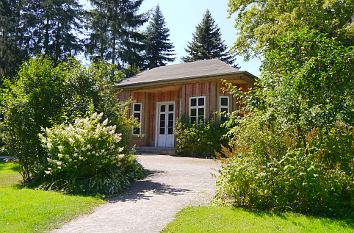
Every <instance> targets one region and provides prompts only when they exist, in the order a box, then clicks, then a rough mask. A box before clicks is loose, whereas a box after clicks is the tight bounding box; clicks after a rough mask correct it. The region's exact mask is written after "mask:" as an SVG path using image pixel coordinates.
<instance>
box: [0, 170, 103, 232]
mask: <svg viewBox="0 0 354 233" xmlns="http://www.w3.org/2000/svg"><path fill="white" fill-rule="evenodd" d="M17 170H18V166H17V164H15V163H0V226H1V227H0V232H44V231H47V230H50V229H53V228H55V227H57V226H59V225H61V224H62V223H64V222H66V221H68V220H70V219H72V218H75V217H76V216H78V215H80V214H83V213H87V212H89V211H90V210H92V209H93V208H94V207H96V206H98V205H100V204H102V203H104V201H103V200H101V199H98V198H94V197H83V196H71V195H64V194H62V193H58V192H49V191H41V190H32V189H27V188H20V187H19V186H18V185H17V186H16V184H18V182H19V181H20V178H21V177H20V175H19V174H18V171H17Z"/></svg>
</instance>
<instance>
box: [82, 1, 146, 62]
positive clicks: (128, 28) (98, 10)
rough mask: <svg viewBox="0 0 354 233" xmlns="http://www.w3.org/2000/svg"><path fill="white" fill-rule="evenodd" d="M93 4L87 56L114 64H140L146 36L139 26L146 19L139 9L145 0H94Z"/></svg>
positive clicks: (88, 18)
mask: <svg viewBox="0 0 354 233" xmlns="http://www.w3.org/2000/svg"><path fill="white" fill-rule="evenodd" d="M90 2H91V5H92V6H93V7H94V9H92V10H91V11H89V12H88V15H87V28H88V29H89V30H90V35H89V38H88V40H87V41H86V55H87V56H88V57H90V58H91V59H95V58H96V57H97V56H98V57H100V58H101V59H103V60H106V61H109V62H110V63H112V64H113V65H117V66H122V67H125V68H126V67H128V66H131V67H139V68H140V67H141V66H142V64H143V59H142V51H143V49H144V45H143V38H144V37H143V35H142V34H141V33H140V32H138V29H139V27H140V26H141V25H143V24H144V23H145V22H146V21H147V17H146V16H145V14H139V13H138V10H139V7H140V6H141V4H142V2H143V0H107V1H100V0H91V1H90Z"/></svg>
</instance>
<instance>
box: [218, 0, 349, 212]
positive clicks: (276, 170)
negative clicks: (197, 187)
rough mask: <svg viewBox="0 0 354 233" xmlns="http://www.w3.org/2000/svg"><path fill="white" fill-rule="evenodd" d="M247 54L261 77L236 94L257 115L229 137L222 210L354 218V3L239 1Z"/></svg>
mask: <svg viewBox="0 0 354 233" xmlns="http://www.w3.org/2000/svg"><path fill="white" fill-rule="evenodd" d="M229 7H230V8H229V9H230V12H231V13H234V12H237V13H238V16H237V25H238V27H239V29H240V36H239V37H238V38H237V41H236V44H235V46H236V48H237V49H238V51H239V52H241V53H243V54H244V55H245V56H246V57H248V56H249V55H250V54H251V53H252V52H253V54H255V55H257V53H260V52H262V55H263V57H264V63H263V67H262V68H263V69H262V77H261V78H260V79H259V81H258V83H256V86H257V87H258V89H255V90H251V91H250V92H249V93H246V94H244V93H240V92H239V91H238V90H235V89H233V90H232V92H233V93H234V94H235V95H236V96H237V97H239V98H240V100H242V102H243V103H244V105H243V109H242V111H243V112H245V113H248V114H247V115H246V117H245V118H243V119H236V127H234V128H233V129H232V130H231V131H230V132H229V134H230V137H232V140H231V142H230V146H231V148H232V149H231V151H227V150H225V151H224V153H223V154H224V155H226V156H228V157H230V159H227V160H226V161H225V164H224V166H223V169H222V170H221V177H220V179H219V181H218V191H217V199H218V201H220V202H221V203H224V204H228V205H234V206H247V207H256V208H262V209H278V210H293V211H298V212H315V213H321V214H323V213H328V214H336V212H337V211H339V210H340V209H342V208H344V209H347V211H351V212H350V213H352V211H353V208H354V205H353V203H354V201H353V197H354V191H353V190H354V183H353V181H354V174H353V151H354V143H353V139H354V130H353V127H354V125H353V123H354V120H353V119H354V118H353V116H354V112H353V109H354V101H353V100H354V96H353V89H354V80H353V78H352V74H353V46H352V44H353V43H352V42H353V23H352V20H351V17H352V9H353V2H352V1H336V0H334V1H327V0H320V1H310V0H308V1H307V0H305V1H273V0H269V1H265V2H262V3H260V2H258V1H253V0H249V1H238V0H230V2H229Z"/></svg>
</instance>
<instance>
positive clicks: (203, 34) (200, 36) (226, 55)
mask: <svg viewBox="0 0 354 233" xmlns="http://www.w3.org/2000/svg"><path fill="white" fill-rule="evenodd" d="M185 50H186V52H187V53H188V55H187V56H185V57H182V60H183V62H192V61H198V60H206V59H213V58H219V59H220V60H222V61H224V62H226V63H228V64H230V65H233V66H234V67H236V68H237V67H238V65H236V64H234V62H235V57H233V56H232V55H230V52H229V51H228V48H227V46H226V45H225V42H224V41H223V40H222V38H221V32H220V28H219V27H218V26H217V25H216V24H215V21H214V19H213V17H212V16H211V14H210V12H209V10H207V11H206V12H205V14H204V17H203V20H202V22H201V23H200V24H199V25H197V27H196V31H195V33H194V34H193V40H192V42H189V43H188V46H187V48H186V49H185Z"/></svg>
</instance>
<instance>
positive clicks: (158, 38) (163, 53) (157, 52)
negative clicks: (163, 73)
mask: <svg viewBox="0 0 354 233" xmlns="http://www.w3.org/2000/svg"><path fill="white" fill-rule="evenodd" d="M169 31H170V30H169V29H168V28H167V27H166V23H165V18H164V16H163V15H162V12H161V10H160V7H159V6H156V9H155V12H154V14H153V15H152V19H151V20H150V22H149V25H148V27H147V29H146V31H145V59H146V64H145V66H144V69H152V68H155V67H159V66H164V65H166V63H167V62H172V61H174V60H175V57H174V55H175V54H174V46H173V44H172V43H171V42H170V39H169V37H170V33H169Z"/></svg>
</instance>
